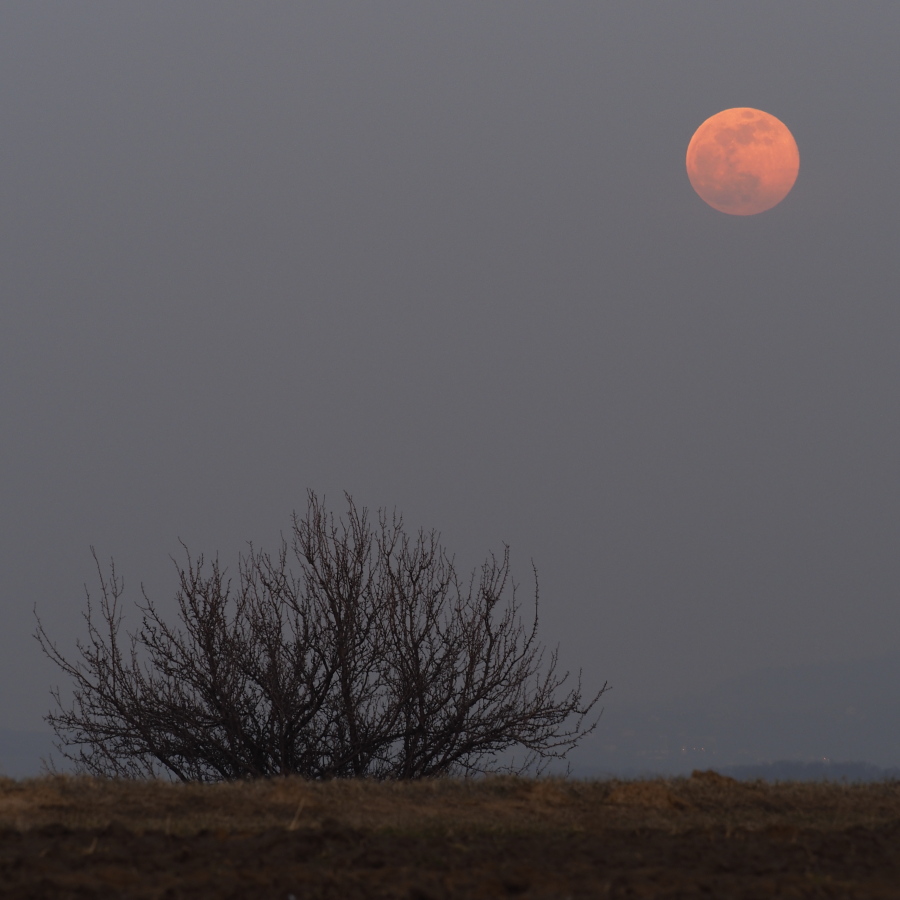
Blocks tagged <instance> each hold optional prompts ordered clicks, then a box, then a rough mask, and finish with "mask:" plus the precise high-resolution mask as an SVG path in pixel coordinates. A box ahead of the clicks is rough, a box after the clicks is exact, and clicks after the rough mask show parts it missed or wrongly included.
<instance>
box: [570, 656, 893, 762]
mask: <svg viewBox="0 0 900 900" xmlns="http://www.w3.org/2000/svg"><path fill="white" fill-rule="evenodd" d="M604 701H605V711H604V714H603V718H602V719H601V721H600V725H599V727H598V729H597V732H596V733H595V735H594V736H593V737H592V739H591V741H590V742H589V743H586V744H585V746H584V749H583V750H581V751H580V752H579V754H578V755H577V757H573V760H572V761H573V764H574V765H573V768H574V769H575V771H576V774H577V773H579V772H581V773H584V774H600V773H628V774H630V775H639V774H647V773H653V772H656V773H660V774H689V773H690V772H691V771H692V770H693V769H697V768H700V769H705V768H715V769H717V770H720V771H721V770H723V767H727V768H733V767H750V768H752V767H754V766H760V765H776V762H775V761H778V760H791V761H795V762H796V763H797V764H804V765H812V764H815V763H823V765H825V766H833V765H835V761H846V760H859V761H862V763H854V765H861V764H868V765H870V766H874V767H877V768H878V769H886V770H891V769H892V768H894V767H898V766H900V652H895V653H891V654H887V655H885V656H881V657H878V658H875V659H868V660H856V661H850V662H833V663H820V664H815V665H804V666H790V667H784V668H770V669H761V670H759V671H756V672H752V673H750V674H748V675H745V676H742V677H740V678H732V679H729V680H727V681H724V682H722V683H721V684H719V685H716V686H715V687H713V688H711V689H710V690H709V691H706V692H704V693H698V694H695V695H690V696H685V697H681V698H678V699H677V700H673V701H670V702H667V703H655V704H640V705H637V704H636V705H634V706H631V707H629V706H625V705H619V704H618V703H617V698H616V697H615V695H614V693H610V694H609V696H608V699H607V698H604ZM777 765H779V766H783V765H786V763H781V762H778V763H777ZM779 777H780V776H779ZM838 777H840V776H838Z"/></svg>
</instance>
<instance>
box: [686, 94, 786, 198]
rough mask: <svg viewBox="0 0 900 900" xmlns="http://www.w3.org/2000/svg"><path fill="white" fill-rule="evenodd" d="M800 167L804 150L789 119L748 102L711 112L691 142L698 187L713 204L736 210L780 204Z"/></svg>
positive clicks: (690, 164)
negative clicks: (788, 122) (800, 149)
mask: <svg viewBox="0 0 900 900" xmlns="http://www.w3.org/2000/svg"><path fill="white" fill-rule="evenodd" d="M799 171H800V151H799V150H798V149H797V142H796V141H795V140H794V136H793V135H792V134H791V132H790V131H789V130H788V127H787V125H785V124H784V122H782V121H781V120H780V119H776V118H775V116H773V115H770V114H769V113H767V112H763V111H762V110H761V109H752V108H750V107H747V106H738V107H735V108H734V109H725V110H722V112H720V113H716V114H715V115H714V116H710V118H708V119H707V120H706V121H705V122H704V123H703V124H702V125H701V126H700V127H699V128H698V129H697V130H696V131H695V132H694V136H693V137H692V138H691V142H690V143H689V144H688V148H687V173H688V178H690V180H691V185H692V186H693V188H694V190H695V191H696V192H697V193H698V194H699V195H700V198H701V199H702V200H704V201H706V203H708V204H709V205H710V206H711V207H712V208H713V209H717V210H719V212H723V213H728V214H729V215H732V216H753V215H756V213H761V212H765V211H766V210H767V209H771V208H772V207H773V206H777V205H778V204H779V203H781V201H782V200H784V198H785V197H786V196H787V195H788V193H789V192H790V190H791V188H792V187H793V186H794V182H795V181H796V180H797V173H798V172H799Z"/></svg>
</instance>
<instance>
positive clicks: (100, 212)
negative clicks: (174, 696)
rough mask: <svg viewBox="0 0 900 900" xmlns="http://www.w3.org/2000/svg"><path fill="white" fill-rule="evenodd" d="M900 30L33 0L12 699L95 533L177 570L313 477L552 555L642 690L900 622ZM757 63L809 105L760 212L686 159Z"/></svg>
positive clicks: (630, 1)
mask: <svg viewBox="0 0 900 900" xmlns="http://www.w3.org/2000/svg"><path fill="white" fill-rule="evenodd" d="M898 42H900V4H898V3H897V2H896V0H885V2H867V3H853V4H850V3H843V2H822V0H815V2H812V0H795V2H792V3H784V2H783V0H778V2H755V3H752V4H750V3H745V4H723V3H721V2H720V0H710V2H690V0H684V2H679V3H670V2H635V0H623V2H616V3H605V2H593V3H568V2H564V0H555V2H552V3H550V2H543V3H532V2H527V0H517V2H515V3H511V2H505V3H501V2H485V0H476V2H464V0H454V2H452V3H442V4H437V3H434V4H429V3H422V2H421V0H411V2H402V3H400V2H392V0H378V2H372V3H365V2H353V3H342V2H336V0H328V2H322V3H318V4H313V3H266V2H255V3H252V4H251V3H245V2H230V0H215V2H207V0H193V2H191V3H187V4H186V3H182V2H163V0H158V2H154V3H139V2H125V0H113V2H84V3H68V2H37V0H25V2H12V0H7V2H5V3H4V4H3V6H2V10H0V123H2V137H0V227H2V240H0V265H2V268H0V272H2V285H3V291H2V305H0V316H2V327H0V341H2V349H0V365H2V371H3V378H2V382H0V410H2V421H3V426H4V428H3V441H2V445H0V446H2V450H0V452H2V473H3V492H2V503H0V515H2V534H3V540H2V542H0V554H2V562H0V598H2V604H3V606H2V609H3V620H2V621H3V627H2V630H0V666H2V669H0V677H2V682H3V685H4V689H3V691H2V693H0V726H6V727H14V728H34V727H40V726H41V716H42V714H43V713H44V712H46V710H47V708H48V706H49V698H48V696H47V690H48V687H49V686H50V685H51V684H53V683H56V682H57V681H58V676H57V673H56V671H55V670H54V669H53V668H52V667H51V666H50V664H49V663H47V662H46V661H45V660H44V659H43V657H42V656H41V655H40V651H39V648H38V646H37V644H36V643H35V642H34V641H33V640H32V638H31V637H30V635H31V633H32V631H33V617H32V610H33V607H34V605H35V604H37V606H38V609H39V611H40V612H41V614H42V616H43V618H44V620H45V623H46V625H47V628H48V630H49V631H50V632H51V633H53V634H55V635H57V636H58V637H59V639H60V643H61V645H62V646H63V647H64V648H71V647H72V643H73V642H74V638H75V636H76V635H78V634H79V633H80V631H79V628H80V626H79V615H80V613H81V610H82V609H83V606H84V596H83V588H82V585H83V584H84V583H85V582H88V583H89V584H91V583H93V581H94V577H95V576H94V572H93V570H92V561H91V558H90V553H89V547H90V545H91V544H93V545H95V546H96V548H97V550H98V553H99V554H100V555H101V557H104V558H108V557H110V556H113V557H115V559H116V561H117V564H118V567H119V569H120V572H121V574H123V575H124V576H125V579H126V585H127V587H128V591H129V595H130V596H132V597H136V596H137V595H138V589H139V585H140V583H141V581H143V582H144V583H145V584H146V586H147V588H148V590H149V592H150V593H151V596H152V597H153V598H154V599H156V600H159V601H161V602H163V601H166V599H167V598H169V597H171V595H172V593H173V591H174V587H175V581H174V573H173V570H172V568H171V562H170V561H169V555H170V554H174V553H176V552H177V551H178V543H177V539H178V538H179V537H180V538H182V539H184V540H185V541H186V542H188V544H189V545H190V546H191V548H192V549H194V550H195V551H197V552H200V551H203V552H206V553H214V552H216V551H218V552H219V554H220V556H221V558H222V559H223V560H224V561H227V562H233V561H234V560H235V558H236V556H237V554H238V552H239V551H241V550H242V549H243V548H244V545H245V544H244V542H246V541H248V540H253V541H254V542H255V543H256V544H262V545H263V546H267V545H268V546H270V545H272V544H273V543H274V542H275V541H276V540H277V538H278V535H279V533H280V532H281V530H282V529H285V528H286V527H287V525H288V523H289V516H290V513H291V511H292V510H293V509H295V508H296V509H299V510H301V511H302V509H303V508H304V505H305V495H306V490H307V488H312V489H314V490H316V491H317V492H319V493H325V494H326V497H327V498H328V500H329V502H331V503H333V504H334V505H335V507H339V506H340V504H341V503H342V491H344V490H347V491H350V492H351V493H352V494H353V496H354V497H355V499H356V500H357V502H358V503H359V504H365V505H368V506H370V507H378V506H381V505H388V506H394V505H396V506H397V507H398V509H400V510H401V511H402V512H403V513H404V515H405V518H406V521H407V523H408V524H409V525H410V526H412V527H414V528H415V527H418V526H419V525H423V526H426V527H432V526H434V527H436V528H438V529H440V530H441V532H442V533H443V536H444V539H445V542H446V544H447V545H448V546H449V547H450V548H451V549H452V550H455V551H456V552H457V559H458V561H459V562H460V563H461V564H462V565H463V566H464V567H469V566H475V565H476V564H478V563H479V562H480V560H481V558H482V557H483V556H484V555H485V554H486V553H487V552H488V551H489V550H490V549H495V550H499V549H500V548H501V547H502V543H503V542H504V541H505V542H508V543H509V544H510V545H511V547H512V554H513V564H514V568H515V570H516V572H517V573H518V575H519V578H520V580H521V581H522V582H523V598H526V599H527V596H528V588H529V585H528V579H529V577H530V560H531V559H532V558H533V559H534V561H535V563H536V565H537V567H538V569H539V572H540V576H541V595H542V602H543V606H542V628H543V634H544V637H545V639H546V640H548V641H550V642H555V641H557V640H558V641H559V642H560V643H561V649H562V658H563V662H564V663H566V664H569V665H572V666H575V667H578V666H583V667H584V669H585V676H586V678H587V679H588V681H589V682H591V683H595V682H602V681H603V680H607V679H608V680H609V681H610V682H611V683H612V684H614V686H615V690H614V693H613V695H610V698H612V697H613V696H614V697H615V701H616V702H617V703H619V704H622V703H627V702H630V701H631V700H634V701H639V700H640V701H645V700H651V699H654V698H660V697H665V696H667V695H669V694H670V693H673V692H678V691H683V690H690V689H694V688H696V687H698V686H702V685H704V684H707V683H711V682H715V681H717V680H719V679H722V678H726V677H731V676H736V675H740V674H741V673H744V672H746V671H748V670H751V669H753V668H755V667H758V666H766V665H785V664H788V663H802V662H814V661H824V660H832V659H845V658H846V659H849V658H856V657H866V656H872V655H876V654H880V653H883V652H885V651H887V650H889V649H891V648H896V647H897V646H898V643H900V640H898V633H900V631H898V629H900V602H898V594H900V553H898V547H900V520H898V511H900V477H898V460H900V427H898V387H900V356H898V348H900V303H898V300H900V276H898V260H900V255H898V246H900V244H898V238H900V228H898V225H900V176H898V172H900V169H898V161H897V160H898V146H900V115H898V109H897V106H898V99H897V85H898V83H900V55H898V53H897V46H898ZM734 106H752V107H757V108H760V109H764V110H766V111H768V112H770V113H772V114H774V115H776V116H777V117H778V118H780V119H781V120H782V121H783V122H784V123H785V124H786V125H787V126H788V127H789V128H790V129H791V131H792V132H793V134H794V136H795V138H796V140H797V143H798V145H799V148H800V159H801V163H800V175H799V178H798V181H797V184H796V186H795V187H794V189H793V191H792V192H791V194H790V195H789V196H788V198H787V199H786V200H785V201H784V202H783V203H782V204H780V205H779V206H777V207H775V208H774V209H773V210H771V211H769V212H767V213H763V214H761V215H758V216H751V217H737V216H727V215H724V214H722V213H719V212H716V211H714V210H713V209H711V208H710V207H708V206H706V205H705V204H704V203H703V202H702V201H701V200H699V198H698V197H697V196H696V195H695V194H694V192H693V190H692V189H691V186H690V183H689V182H688V179H687V175H686V173H685V170H684V155H685V150H686V148H687V144H688V141H689V139H690V137H691V135H692V133H693V131H694V129H695V128H696V127H697V126H698V125H699V124H700V123H701V122H702V121H703V120H704V119H706V118H707V117H709V116H710V115H712V114H714V113H716V112H718V111H719V110H722V109H725V108H728V107H734ZM131 621H132V622H133V621H134V619H133V618H132V619H131Z"/></svg>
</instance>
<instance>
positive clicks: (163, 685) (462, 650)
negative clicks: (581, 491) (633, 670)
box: [35, 492, 607, 781]
mask: <svg viewBox="0 0 900 900" xmlns="http://www.w3.org/2000/svg"><path fill="white" fill-rule="evenodd" d="M308 500H309V502H308V508H307V512H306V514H305V516H303V517H302V518H300V517H298V516H297V515H296V514H294V516H293V518H292V528H291V533H290V541H287V540H283V541H282V545H281V547H280V549H279V550H278V552H277V553H276V554H274V555H270V554H268V553H265V552H262V551H257V550H255V549H254V548H253V547H252V546H251V547H250V549H249V552H248V553H247V554H246V555H245V556H242V557H241V558H240V562H239V570H238V575H239V577H238V582H237V584H236V585H233V584H232V583H231V581H230V580H229V579H228V577H227V573H226V572H225V570H224V569H223V568H221V567H220V565H219V562H218V560H214V561H212V562H206V561H205V560H204V558H203V556H200V557H197V558H192V556H191V554H190V552H189V551H188V549H187V547H185V548H184V550H185V556H186V562H185V563H184V564H178V563H176V568H177V569H178V575H179V582H180V586H179V590H178V593H177V596H176V600H177V604H178V619H179V623H178V624H177V625H170V624H168V623H167V622H165V621H163V618H162V616H161V615H160V613H159V612H158V611H157V609H156V608H155V607H154V605H153V603H152V602H151V601H150V600H149V598H148V597H147V596H146V594H144V595H143V602H141V603H139V604H138V608H139V610H140V611H141V614H142V620H141V625H140V628H139V629H138V630H137V631H136V633H133V634H132V633H126V634H125V635H124V636H123V635H122V631H123V629H122V606H123V603H122V592H123V582H122V580H121V579H120V578H119V577H118V576H117V575H116V570H115V564H114V563H112V564H111V570H110V574H109V576H108V577H106V576H105V575H104V572H103V570H102V567H101V566H100V563H99V561H98V558H97V554H96V552H95V551H94V550H93V548H92V553H93V555H94V561H95V563H96V564H97V571H98V574H99V577H100V597H99V603H98V604H97V605H96V606H95V605H94V604H93V603H92V600H91V597H90V594H88V597H87V609H86V611H85V613H84V617H85V621H86V624H87V632H88V638H87V640H86V641H84V642H78V643H77V644H76V647H77V651H78V656H77V657H76V658H75V659H74V660H69V659H68V658H66V657H65V656H64V655H63V653H62V652H61V651H60V650H59V649H58V647H57V645H56V644H55V643H54V642H53V641H51V640H50V638H49V637H48V635H47V633H46V631H45V629H44V626H43V623H42V622H41V620H40V619H38V624H37V630H36V635H35V636H36V637H37V639H38V640H39V642H40V644H41V647H42V648H43V650H44V652H45V653H46V654H47V656H48V657H49V658H50V659H52V660H53V661H54V662H55V663H56V664H57V665H58V666H59V667H60V669H61V670H62V671H63V672H64V673H65V674H66V675H68V676H69V678H70V679H71V681H72V684H73V691H72V695H71V699H70V700H69V701H68V702H64V701H63V698H62V696H61V694H60V691H59V688H57V689H55V690H54V691H53V692H52V693H53V697H54V701H55V705H56V709H55V711H54V712H51V713H49V714H48V715H47V716H46V717H45V718H46V721H48V723H49V724H50V725H51V726H52V727H53V729H54V732H55V733H56V736H57V749H58V750H59V751H60V753H62V755H63V756H64V757H65V758H66V759H68V760H70V761H72V762H74V763H75V767H76V769H77V770H78V771H82V772H86V773H90V774H94V775H112V776H135V777H147V776H150V777H156V776H159V775H168V776H169V777H170V778H175V779H180V780H183V781H190V780H199V781H220V780H229V779H238V778H248V777H263V776H273V775H288V774H299V775H302V776H305V777H308V778H317V779H318V778H342V777H359V776H367V777H373V778H378V779H391V778H394V779H396V778H421V777H426V776H437V775H447V774H471V773H480V772H487V771H498V770H499V771H511V772H517V773H522V772H525V771H529V770H534V769H537V770H540V768H541V767H542V766H543V765H546V764H547V763H548V762H549V761H550V760H553V759H564V758H565V756H566V754H567V753H568V752H569V751H570V750H571V749H572V748H573V747H575V746H576V745H577V744H578V742H579V741H580V740H581V739H582V738H583V737H584V736H585V735H586V734H588V733H590V732H591V731H592V730H593V729H594V728H595V727H596V724H597V721H596V718H594V719H592V720H590V721H589V717H590V716H591V712H592V710H593V709H594V707H595V706H596V704H597V702H598V700H599V698H600V696H601V695H602V694H603V693H604V691H605V690H606V689H607V688H606V685H605V684H604V685H603V687H602V688H601V689H600V690H599V691H598V692H597V693H596V694H595V695H591V696H589V697H587V698H585V696H584V695H583V692H582V687H581V674H580V672H579V673H578V675H577V676H575V679H574V683H573V684H572V685H571V686H570V687H569V688H568V689H565V684H566V682H567V681H568V679H569V674H568V673H564V674H558V668H557V652H556V651H553V652H551V653H549V654H547V653H546V651H545V649H544V648H543V646H542V645H541V644H540V643H539V641H538V639H537V628H538V615H537V613H538V593H537V574H536V572H535V597H534V603H535V605H534V616H533V618H532V619H531V623H530V625H529V626H528V627H526V626H525V625H524V624H523V622H522V619H521V616H520V606H519V603H518V601H517V599H516V591H515V585H514V584H513V582H512V578H511V576H510V565H509V548H508V547H507V548H504V552H503V555H502V556H501V557H500V558H499V559H498V558H497V557H495V556H494V555H490V556H489V557H488V558H487V560H486V561H485V562H484V564H483V565H482V566H481V569H480V571H479V570H476V571H475V572H474V573H472V574H471V576H470V577H469V578H467V579H465V580H463V579H460V577H459V576H458V574H457V571H456V569H455V567H454V563H453V559H452V557H450V556H448V554H447V552H446V551H445V549H444V548H443V546H442V545H441V543H440V539H439V535H438V534H437V533H436V532H434V531H430V532H425V531H419V532H418V534H417V535H416V536H415V537H410V536H408V535H407V533H406V532H405V530H404V527H403V521H402V518H401V517H399V516H398V515H397V514H396V513H394V514H392V515H388V514H387V513H386V512H385V511H384V510H380V511H379V512H378V514H377V516H376V517H375V521H374V522H373V521H371V520H370V517H369V515H368V513H367V511H366V509H364V508H363V509H361V510H358V509H357V508H356V506H355V505H354V503H353V500H352V498H351V497H350V496H349V495H347V496H346V500H347V512H346V515H345V517H343V518H338V519H335V517H334V516H333V515H332V514H330V513H329V512H328V511H327V510H326V509H325V507H324V505H323V503H322V502H320V501H319V499H318V498H317V497H316V495H315V494H314V493H312V492H310V494H309V497H308ZM292 565H293V566H294V568H292ZM510 750H513V751H518V752H519V753H520V754H521V756H520V759H519V761H518V762H515V761H513V762H507V764H506V765H501V764H500V763H499V762H498V760H497V756H498V754H500V753H501V752H503V751H510Z"/></svg>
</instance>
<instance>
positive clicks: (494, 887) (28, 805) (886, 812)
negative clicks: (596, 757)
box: [0, 772, 900, 900]
mask: <svg viewBox="0 0 900 900" xmlns="http://www.w3.org/2000/svg"><path fill="white" fill-rule="evenodd" d="M505 896H511V897H513V896H514V897H523V898H565V897H572V898H576V897H648V898H649V897H694V896H707V897H712V898H727V897H772V896H776V897H842V898H843V897H860V898H878V897H885V898H887V897H891V898H897V897H900V782H886V783H880V784H864V785H841V784H820V783H819V784H817V783H808V782H806V783H796V782H790V783H782V784H775V785H771V784H765V783H762V782H756V783H744V782H737V781H733V780H731V779H727V778H723V777H722V776H719V775H716V774H714V773H711V772H708V773H700V772H696V773H694V775H693V776H692V777H691V778H683V779H671V780H658V781H634V782H618V781H568V780H554V779H547V780H543V779H537V780H535V779H517V778H489V779H479V780H451V779H446V780H436V781H421V782H411V783H380V784H379V783H372V782H365V781H335V782H327V783H311V782H306V781H303V780H301V779H275V780H268V781H258V782H243V783H232V784H221V785H210V786H205V785H176V784H169V783H164V782H128V781H104V780H98V779H88V778H70V777H62V776H58V777H50V778H43V779H35V780H28V781H12V780H0V897H4V898H6V897H42V898H53V897H73V898H74V897H122V898H127V897H135V898H137V897H140V898H144V897H147V898H150V897H263V898H264V897H272V898H276V897H278V898H282V900H289V898H291V897H293V898H295V900H300V898H306V897H334V898H353V897H408V898H420V900H424V898H450V897H505Z"/></svg>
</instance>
